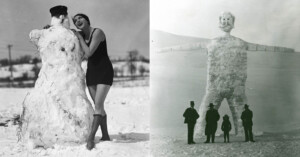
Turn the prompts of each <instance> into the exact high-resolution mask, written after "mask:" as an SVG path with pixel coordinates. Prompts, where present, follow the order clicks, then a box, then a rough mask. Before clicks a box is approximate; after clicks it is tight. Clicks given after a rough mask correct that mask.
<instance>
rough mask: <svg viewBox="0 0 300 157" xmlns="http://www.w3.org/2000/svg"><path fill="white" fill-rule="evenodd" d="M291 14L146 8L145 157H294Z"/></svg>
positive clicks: (231, 7) (290, 3) (295, 32)
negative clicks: (147, 105) (147, 110)
mask: <svg viewBox="0 0 300 157" xmlns="http://www.w3.org/2000/svg"><path fill="white" fill-rule="evenodd" d="M299 5H300V3H299V1H296V0H287V1H281V0H274V1H267V0H246V1H239V0H232V1H225V0H219V1H208V0H187V1H176V2H175V1H168V0H153V1H151V2H150V60H151V64H150V71H151V74H150V76H151V77H150V105H151V114H150V115H151V118H150V120H151V123H150V126H151V133H150V143H151V144H150V148H151V154H152V155H153V156H165V157H166V156H170V157H174V156H195V157H196V156H249V157H250V156H251V157H252V156H299V153H300V152H299V149H298V147H299V144H300V130H299V126H300V123H299V119H300V116H299V113H298V112H299V109H300V105H299V104H300V98H299V93H300V72H299V68H300V63H299V60H300V53H299V52H300V46H299V44H298V43H299V41H300V36H299V33H300V29H299V28H300V27H299V24H300V20H299V18H298V15H299V14H300V10H299V8H298V7H297V6H299Z"/></svg>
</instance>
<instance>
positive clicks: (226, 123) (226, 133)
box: [221, 114, 231, 143]
mask: <svg viewBox="0 0 300 157" xmlns="http://www.w3.org/2000/svg"><path fill="white" fill-rule="evenodd" d="M221 129H222V131H223V132H224V143H226V139H227V142H228V143H229V132H230V130H231V123H230V121H229V116H228V115H227V114H225V116H224V117H223V123H222V126H221Z"/></svg>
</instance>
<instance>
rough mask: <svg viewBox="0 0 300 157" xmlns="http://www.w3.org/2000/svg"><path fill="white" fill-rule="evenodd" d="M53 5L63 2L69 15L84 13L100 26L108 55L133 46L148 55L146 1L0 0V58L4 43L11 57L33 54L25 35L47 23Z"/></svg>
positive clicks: (95, 24) (123, 52) (4, 52)
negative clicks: (106, 44) (8, 47)
mask: <svg viewBox="0 0 300 157" xmlns="http://www.w3.org/2000/svg"><path fill="white" fill-rule="evenodd" d="M56 5H66V6H67V7H68V13H69V15H70V16H72V15H75V14H76V13H78V12H82V13H85V14H87V15H88V16H89V18H90V21H91V25H92V27H98V28H101V29H103V31H104V33H105V34H106V37H107V43H108V51H109V52H108V54H109V55H110V56H125V55H126V52H127V51H129V50H133V49H137V50H138V51H139V52H140V53H141V54H143V55H144V56H147V57H148V56H149V1H148V0H1V1H0V19H1V26H0V59H3V58H7V57H8V50H7V45H8V44H12V45H13V47H12V57H13V58H16V57H18V56H20V55H25V54H32V55H34V54H35V55H37V53H35V52H36V49H35V47H34V46H33V44H31V43H30V42H29V38H28V34H29V32H30V31H31V30H33V29H41V28H42V27H43V26H45V25H46V24H49V23H50V12H49V9H50V8H51V7H53V6H56ZM71 27H73V28H74V25H73V24H72V25H71Z"/></svg>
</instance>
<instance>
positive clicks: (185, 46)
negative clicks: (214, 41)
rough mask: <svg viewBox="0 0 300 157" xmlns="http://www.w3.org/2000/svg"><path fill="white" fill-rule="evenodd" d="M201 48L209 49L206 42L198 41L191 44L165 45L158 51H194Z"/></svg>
mask: <svg viewBox="0 0 300 157" xmlns="http://www.w3.org/2000/svg"><path fill="white" fill-rule="evenodd" d="M199 49H207V48H206V43H202V42H198V43H190V44H183V45H177V46H171V47H164V48H161V49H158V50H157V52H166V51H192V50H199Z"/></svg>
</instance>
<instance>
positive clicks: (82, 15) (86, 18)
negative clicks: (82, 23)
mask: <svg viewBox="0 0 300 157" xmlns="http://www.w3.org/2000/svg"><path fill="white" fill-rule="evenodd" d="M76 16H81V17H82V18H84V19H85V20H86V21H87V22H88V24H89V25H91V22H90V19H89V17H88V16H86V15H85V14H82V13H78V14H76V15H75V16H73V18H72V19H73V23H74V24H75V21H74V20H75V17H76Z"/></svg>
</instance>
